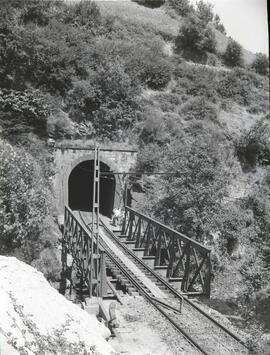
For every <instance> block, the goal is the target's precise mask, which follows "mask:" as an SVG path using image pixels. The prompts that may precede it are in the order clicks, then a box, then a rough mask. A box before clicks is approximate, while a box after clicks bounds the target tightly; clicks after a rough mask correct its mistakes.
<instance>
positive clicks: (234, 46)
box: [223, 39, 243, 67]
mask: <svg viewBox="0 0 270 355" xmlns="http://www.w3.org/2000/svg"><path fill="white" fill-rule="evenodd" d="M223 59H224V62H225V64H226V65H228V66H229V67H237V66H238V67H241V66H243V58H242V47H241V45H240V44H239V43H238V42H236V41H235V40H233V39H230V40H229V43H228V45H227V47H226V50H225V53H224V54H223Z"/></svg>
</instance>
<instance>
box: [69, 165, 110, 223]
mask: <svg viewBox="0 0 270 355" xmlns="http://www.w3.org/2000/svg"><path fill="white" fill-rule="evenodd" d="M93 174H94V160H87V161H83V162H82V163H80V164H78V165H77V166H76V167H75V168H74V169H73V170H72V171H71V173H70V176H69V179H68V203H69V207H70V208H71V209H72V210H80V211H89V212H91V211H92V208H93ZM114 196H115V177H114V175H113V174H112V172H111V170H110V167H109V166H108V165H106V164H105V163H103V162H100V197H99V202H100V204H99V211H100V213H101V214H103V215H104V216H107V217H111V215H112V211H113V205H114Z"/></svg>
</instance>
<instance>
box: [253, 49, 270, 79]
mask: <svg viewBox="0 0 270 355" xmlns="http://www.w3.org/2000/svg"><path fill="white" fill-rule="evenodd" d="M251 67H252V68H253V69H255V71H256V73H258V74H261V75H267V73H268V72H269V58H268V57H267V56H266V55H265V54H263V53H257V54H256V58H255V60H254V62H253V63H252V65H251Z"/></svg>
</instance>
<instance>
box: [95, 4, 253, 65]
mask: <svg viewBox="0 0 270 355" xmlns="http://www.w3.org/2000/svg"><path fill="white" fill-rule="evenodd" d="M97 3H98V5H99V7H100V10H101V13H102V14H103V15H106V16H112V17H115V18H117V19H118V20H119V21H120V22H121V23H122V24H125V25H127V26H132V25H133V26H134V25H135V26H136V25H137V26H139V27H140V26H141V27H142V29H143V28H144V29H145V30H149V31H150V32H153V33H154V34H155V35H160V36H161V37H163V38H164V39H165V40H170V41H171V40H173V39H174V38H175V37H176V36H177V34H178V31H179V28H180V26H181V24H183V18H181V17H180V16H177V15H175V16H174V17H171V16H170V15H169V14H168V11H167V9H166V7H165V6H162V7H160V8H156V9H151V8H148V7H144V6H142V5H139V4H137V3H135V2H132V1H128V0H125V1H123V0H110V1H107V0H99V1H98V2H97ZM215 35H216V40H217V51H218V53H224V52H225V49H226V47H227V44H228V41H229V38H228V37H226V36H225V35H223V34H222V33H221V32H219V31H217V30H215ZM254 59H255V54H254V53H251V52H250V51H248V50H246V49H244V48H243V60H244V63H245V64H246V65H250V64H251V63H252V62H253V60H254Z"/></svg>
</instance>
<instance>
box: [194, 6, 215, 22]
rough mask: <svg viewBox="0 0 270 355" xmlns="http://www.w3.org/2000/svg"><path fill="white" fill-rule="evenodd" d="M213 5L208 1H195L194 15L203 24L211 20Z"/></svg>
mask: <svg viewBox="0 0 270 355" xmlns="http://www.w3.org/2000/svg"><path fill="white" fill-rule="evenodd" d="M213 7H214V6H213V5H212V4H210V3H209V2H207V3H205V2H204V1H203V0H200V1H199V2H198V3H197V10H196V15H197V16H198V18H199V19H200V20H201V21H202V22H203V24H204V26H206V25H208V24H209V23H211V22H212V20H213V17H214V13H213Z"/></svg>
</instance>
